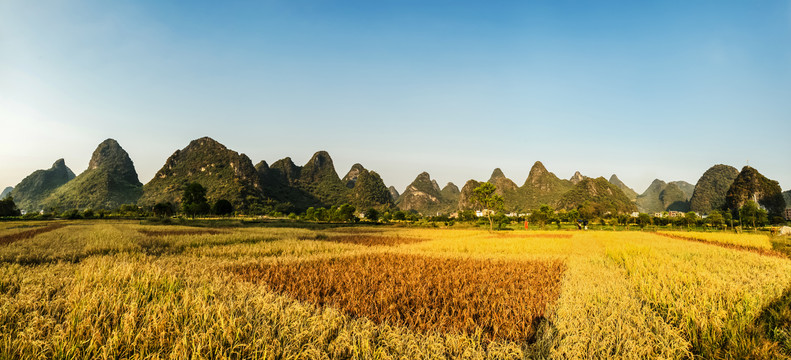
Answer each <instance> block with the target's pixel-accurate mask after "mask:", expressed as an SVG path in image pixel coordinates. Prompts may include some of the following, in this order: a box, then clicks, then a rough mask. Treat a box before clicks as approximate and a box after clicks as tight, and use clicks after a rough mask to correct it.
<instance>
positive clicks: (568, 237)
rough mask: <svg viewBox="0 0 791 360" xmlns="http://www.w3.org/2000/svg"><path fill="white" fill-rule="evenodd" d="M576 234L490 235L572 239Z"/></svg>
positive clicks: (497, 235) (510, 237)
mask: <svg viewBox="0 0 791 360" xmlns="http://www.w3.org/2000/svg"><path fill="white" fill-rule="evenodd" d="M572 236H574V234H522V235H520V234H496V235H492V236H489V237H490V238H509V239H514V238H515V239H520V238H523V239H535V238H541V239H570V238H571V237H572Z"/></svg>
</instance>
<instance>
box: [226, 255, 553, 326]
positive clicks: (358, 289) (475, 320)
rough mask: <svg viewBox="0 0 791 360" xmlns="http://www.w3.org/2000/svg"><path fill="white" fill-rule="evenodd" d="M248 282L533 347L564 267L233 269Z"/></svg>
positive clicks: (395, 263) (384, 317) (367, 258)
mask: <svg viewBox="0 0 791 360" xmlns="http://www.w3.org/2000/svg"><path fill="white" fill-rule="evenodd" d="M235 270H236V271H237V272H238V273H239V274H240V275H241V276H242V278H244V279H245V280H249V281H254V282H261V283H265V284H267V285H269V286H270V287H271V288H272V289H273V290H275V291H277V292H280V293H285V294H288V295H290V296H292V297H294V298H296V299H298V300H301V301H306V302H310V303H313V304H316V305H319V306H325V305H328V306H333V307H336V308H339V309H341V310H343V311H345V312H347V313H350V314H351V315H353V316H359V317H367V318H369V319H371V320H372V321H374V322H376V323H389V324H395V325H401V326H406V327H408V328H410V329H412V330H415V331H420V332H434V331H440V332H448V331H461V332H464V333H467V334H474V333H476V331H480V333H481V336H482V338H483V339H485V340H487V341H488V340H494V339H505V340H511V341H517V342H533V341H534V340H535V334H536V328H537V326H538V324H539V323H540V321H541V320H542V319H543V318H544V316H545V311H546V309H547V307H548V305H549V304H550V303H553V302H554V301H555V300H556V299H557V298H558V296H559V294H560V281H561V278H562V275H563V271H564V270H565V264H564V263H563V262H562V261H560V260H551V261H510V262H503V261H499V262H498V261H491V260H471V259H440V258H432V257H424V256H418V255H400V254H371V255H361V256H355V257H344V258H333V259H324V260H314V261H301V262H300V261H297V262H283V263H275V264H260V265H255V266H248V267H243V268H238V269H235Z"/></svg>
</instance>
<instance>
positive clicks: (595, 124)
mask: <svg viewBox="0 0 791 360" xmlns="http://www.w3.org/2000/svg"><path fill="white" fill-rule="evenodd" d="M790 4H791V3H789V2H788V1H767V2H760V3H743V2H716V3H697V4H689V3H684V2H668V3H658V4H637V3H631V2H612V3H606V4H599V3H593V4H579V3H572V2H565V1H559V2H549V3H543V2H542V3H535V4H524V3H521V2H502V3H497V4H490V3H487V4H482V3H474V2H444V1H443V2H434V3H431V4H429V5H426V4H425V3H421V2H350V3H344V4H334V3H326V2H315V1H268V2H262V3H239V2H228V3H225V2H224V3H211V2H191V3H190V4H189V5H190V6H182V7H180V6H178V5H176V4H169V3H161V2H156V1H151V2H112V3H108V2H101V1H74V2H68V3H65V2H55V1H52V2H50V1H42V2H35V3H31V2H25V1H14V0H12V1H6V2H3V3H1V4H0V126H1V127H2V129H3V131H4V133H5V134H6V139H4V141H3V142H0V158H2V164H3V165H2V167H0V168H1V169H2V172H0V185H1V186H2V187H3V188H4V187H5V186H16V184H17V183H19V181H21V180H22V179H23V178H24V177H25V176H27V175H29V174H30V173H32V172H33V171H35V170H37V169H46V168H49V167H50V166H51V164H52V163H53V162H54V161H55V160H57V159H58V158H64V159H65V160H66V164H67V165H68V166H69V167H70V168H71V169H72V170H73V171H74V172H75V173H76V174H79V173H80V172H82V171H83V170H85V168H87V164H88V160H89V159H90V156H91V153H92V152H93V150H94V149H95V147H96V146H97V145H98V144H99V143H100V142H101V141H103V140H104V139H106V138H114V139H116V140H118V141H119V143H120V144H121V146H122V147H123V148H124V149H125V150H126V151H127V152H128V153H129V155H130V157H131V158H132V160H133V161H134V163H135V167H136V170H137V172H138V175H139V178H140V181H141V182H143V183H147V182H148V181H149V180H150V179H151V178H152V177H153V176H154V173H155V172H156V171H157V170H159V168H160V167H161V166H162V165H163V164H164V162H165V160H166V159H167V158H168V157H169V156H170V155H171V154H172V153H173V152H174V151H175V150H176V149H182V148H184V147H185V146H186V145H187V144H188V143H189V141H191V140H193V139H196V138H199V137H202V136H210V137H212V138H214V139H215V140H217V141H219V142H221V143H223V144H224V145H225V146H227V147H228V148H230V149H233V150H235V151H238V152H240V153H245V154H247V155H248V156H249V157H250V159H251V160H252V161H253V163H257V162H259V161H261V160H265V161H267V163H269V164H271V163H272V162H274V161H276V160H278V159H281V158H283V157H286V156H289V157H291V158H292V159H293V160H294V162H295V163H296V164H297V165H303V164H304V163H305V162H307V160H308V159H309V158H310V157H311V156H312V155H313V153H314V152H316V151H318V150H326V151H328V152H329V153H330V155H331V156H332V158H333V161H334V163H335V166H336V171H337V172H338V175H339V176H341V177H342V176H343V175H344V174H345V173H346V172H347V171H348V170H349V168H350V167H351V166H352V164H354V163H358V162H359V163H361V164H363V165H364V166H365V167H366V168H368V169H371V170H375V171H377V172H378V173H380V174H381V175H382V178H383V180H384V181H385V183H386V184H387V185H388V186H390V185H393V186H395V187H396V188H397V189H398V191H399V192H402V191H403V190H404V188H405V187H406V186H407V185H408V184H409V183H410V182H411V181H412V180H413V179H414V178H415V177H416V176H417V175H418V174H419V173H420V172H422V171H426V172H428V173H429V174H431V176H432V178H433V179H436V180H437V182H439V183H440V184H441V185H444V184H445V183H447V182H453V183H455V184H456V185H457V186H459V187H461V186H463V184H464V182H465V181H466V180H469V179H476V180H486V179H488V178H489V175H490V174H491V172H492V170H493V169H494V168H496V167H499V168H501V169H502V170H503V172H504V173H505V175H506V176H508V177H509V178H510V179H512V180H513V181H514V182H516V183H517V184H518V185H522V183H523V182H524V180H525V178H526V177H527V175H528V172H529V171H530V167H531V166H532V165H533V163H534V162H535V161H541V162H542V163H544V165H545V166H546V167H547V169H548V170H549V171H552V172H554V173H555V174H556V175H557V176H558V177H560V178H564V179H568V178H569V177H571V175H572V174H574V172H575V171H580V172H581V173H582V174H583V175H586V176H591V177H597V176H604V177H605V178H609V177H610V175H611V174H613V173H614V174H616V175H618V177H619V178H620V179H621V180H622V181H623V182H624V183H626V184H627V185H628V186H630V187H632V188H633V189H634V190H636V191H637V192H638V193H642V192H643V191H644V190H645V189H646V188H647V187H648V185H650V183H651V181H653V180H654V179H655V178H659V179H661V180H664V181H675V180H683V181H687V182H689V183H691V184H695V183H696V182H697V180H698V178H699V177H700V176H701V175H702V174H703V172H704V171H705V170H706V169H708V168H709V167H711V166H713V165H715V164H726V165H731V166H734V167H736V168H737V169H741V168H742V167H743V166H744V165H746V164H747V163H748V161H749V165H750V166H752V167H755V168H756V169H758V171H760V172H761V173H762V174H764V175H766V176H767V177H769V178H770V179H773V180H778V181H779V182H780V185H781V187H782V188H783V190H788V189H789V188H791V167H789V166H788V161H787V160H783V159H784V158H785V157H786V156H787V154H789V153H791V144H789V142H788V141H785V138H786V137H787V136H788V134H791V121H789V118H790V115H791V101H788V99H791V86H789V85H788V84H791V46H790V45H791V5H790Z"/></svg>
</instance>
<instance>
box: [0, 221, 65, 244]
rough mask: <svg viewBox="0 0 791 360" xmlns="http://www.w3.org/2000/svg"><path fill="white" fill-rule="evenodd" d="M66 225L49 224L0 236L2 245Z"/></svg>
mask: <svg viewBox="0 0 791 360" xmlns="http://www.w3.org/2000/svg"><path fill="white" fill-rule="evenodd" d="M64 226H66V224H52V225H47V226H44V227H39V228H35V229H33V230H27V231H22V232H18V233H16V234H10V235H5V236H0V245H8V244H10V243H13V242H15V241H19V240H25V239H30V238H32V237H34V236H36V235H38V234H43V233H47V232H50V231H54V230H57V229H60V228H62V227H64Z"/></svg>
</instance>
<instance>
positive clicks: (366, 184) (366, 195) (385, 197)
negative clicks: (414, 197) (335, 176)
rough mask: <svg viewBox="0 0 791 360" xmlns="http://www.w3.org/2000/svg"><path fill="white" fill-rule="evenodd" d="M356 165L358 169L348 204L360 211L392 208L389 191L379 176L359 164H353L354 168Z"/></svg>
mask: <svg viewBox="0 0 791 360" xmlns="http://www.w3.org/2000/svg"><path fill="white" fill-rule="evenodd" d="M357 165H359V169H358V172H357V174H356V176H355V179H354V182H353V186H352V190H351V199H350V203H351V204H352V205H354V206H355V207H357V209H360V210H364V209H370V208H375V209H385V208H390V207H392V206H393V204H394V202H393V199H392V196H391V195H390V190H389V189H387V187H386V186H385V183H384V181H382V178H381V177H380V176H379V174H377V173H376V172H375V171H368V170H367V169H365V168H364V167H362V165H360V164H355V166H357ZM352 169H354V167H353V168H352ZM348 185H349V183H348V182H347V186H348Z"/></svg>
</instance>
